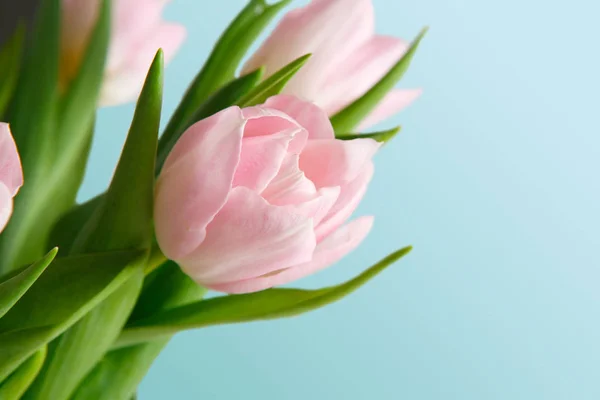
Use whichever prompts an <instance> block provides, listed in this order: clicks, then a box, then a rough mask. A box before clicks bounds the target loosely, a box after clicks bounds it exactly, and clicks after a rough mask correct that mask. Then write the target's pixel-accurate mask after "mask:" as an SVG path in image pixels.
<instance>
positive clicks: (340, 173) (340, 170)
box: [300, 139, 380, 188]
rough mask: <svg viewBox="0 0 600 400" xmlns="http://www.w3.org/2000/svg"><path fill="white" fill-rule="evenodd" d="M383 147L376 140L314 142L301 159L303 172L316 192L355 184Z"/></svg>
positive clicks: (310, 142) (307, 146)
mask: <svg viewBox="0 0 600 400" xmlns="http://www.w3.org/2000/svg"><path fill="white" fill-rule="evenodd" d="M379 147H380V143H378V142H376V141H375V140H373V139H354V140H311V141H309V142H308V143H307V145H306V148H305V149H304V151H303V152H302V154H301V155H300V169H302V171H304V173H305V174H306V177H307V178H308V179H310V180H311V181H312V182H313V183H314V184H315V186H316V187H317V188H322V187H326V186H340V185H344V184H347V183H349V182H352V181H353V180H354V179H355V178H356V177H357V176H358V175H359V174H360V173H361V171H363V169H364V167H365V165H367V163H368V162H369V161H370V160H371V158H372V157H373V155H374V154H375V152H376V151H377V149H379Z"/></svg>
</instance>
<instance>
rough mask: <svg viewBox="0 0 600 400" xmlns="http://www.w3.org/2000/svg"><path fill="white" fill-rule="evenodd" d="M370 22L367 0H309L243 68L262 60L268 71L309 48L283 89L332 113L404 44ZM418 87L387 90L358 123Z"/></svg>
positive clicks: (388, 109) (399, 104)
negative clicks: (303, 62)
mask: <svg viewBox="0 0 600 400" xmlns="http://www.w3.org/2000/svg"><path fill="white" fill-rule="evenodd" d="M374 26H375V16H374V10H373V4H372V2H371V0H312V1H311V2H310V3H309V4H308V5H306V6H305V7H302V8H298V9H295V10H292V11H290V12H288V13H287V14H286V15H285V16H284V18H283V19H282V20H281V22H280V23H279V24H278V25H277V27H276V28H275V30H274V31H273V32H272V33H271V35H270V36H269V37H268V39H267V40H266V41H265V42H264V43H263V45H262V46H261V47H260V48H259V49H258V51H257V52H256V53H255V54H254V55H253V56H252V57H251V58H250V60H249V61H248V62H247V63H246V65H245V66H244V68H243V73H247V72H250V71H252V70H255V69H256V68H259V67H261V66H264V67H265V68H266V76H267V77H268V76H269V75H271V74H273V73H275V72H277V71H278V70H279V69H280V68H282V67H284V66H285V65H286V64H288V63H290V62H292V61H293V60H295V59H297V58H298V57H301V56H303V55H305V54H308V53H311V54H312V56H311V58H310V60H309V61H308V62H307V63H306V64H305V65H304V66H303V67H302V69H301V70H300V71H299V72H298V73H297V74H296V75H294V77H293V78H292V79H291V80H290V82H289V83H288V84H287V86H286V87H285V89H284V90H283V93H285V94H291V95H294V96H298V97H300V98H302V99H306V100H309V101H312V102H314V103H316V104H317V105H319V106H320V107H321V108H323V109H324V110H325V111H326V112H327V114H328V115H329V116H332V115H334V114H335V113H336V112H338V111H340V110H342V109H343V108H344V107H346V106H347V105H349V104H350V103H352V102H353V101H354V100H356V99H358V98H359V97H361V96H362V95H363V94H365V93H366V92H367V91H368V90H369V89H370V88H371V87H372V86H373V85H375V84H376V83H377V82H378V81H379V80H380V79H381V78H382V77H383V76H384V75H385V74H386V73H387V72H388V71H389V70H390V68H391V67H392V66H393V65H394V64H395V63H396V62H397V61H398V60H399V59H400V58H401V57H402V55H403V54H404V53H405V52H406V50H407V49H408V46H409V44H408V43H407V42H405V41H404V40H402V39H398V38H395V37H390V36H381V35H376V34H375V27H374ZM420 93H421V90H420V89H412V90H400V89H397V90H392V91H391V92H390V93H389V94H388V95H387V97H385V98H384V99H383V100H382V102H381V103H380V104H379V105H378V106H377V108H376V109H375V110H374V111H373V112H372V114H371V115H369V116H368V117H367V118H366V119H365V120H364V121H363V122H362V124H361V128H366V127H368V126H370V125H373V124H376V123H378V122H380V121H382V120H384V119H385V118H387V117H389V116H392V115H393V114H395V113H397V112H398V111H400V110H402V109H403V108H404V107H406V106H407V105H409V104H410V103H412V102H413V101H414V100H415V99H416V98H417V97H418V96H419V95H420Z"/></svg>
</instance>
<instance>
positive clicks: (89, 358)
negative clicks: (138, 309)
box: [25, 265, 144, 400]
mask: <svg viewBox="0 0 600 400" xmlns="http://www.w3.org/2000/svg"><path fill="white" fill-rule="evenodd" d="M143 278H144V274H143V268H142V266H141V265H140V267H139V268H137V270H136V271H135V273H134V276H132V277H131V278H130V279H129V280H128V281H127V282H125V284H123V285H121V287H119V288H118V289H117V290H116V291H115V292H114V293H112V294H111V295H110V296H109V297H108V298H107V299H106V300H104V301H103V302H102V303H101V304H100V305H99V306H97V307H96V308H94V309H93V310H92V311H91V312H90V313H88V314H87V315H86V316H85V317H83V318H82V319H81V320H80V321H78V322H77V323H76V324H75V325H74V326H73V327H71V328H70V329H69V330H67V331H66V332H65V333H64V334H63V335H61V336H60V337H58V338H57V339H55V340H54V341H53V342H51V344H50V347H49V352H48V357H47V361H46V363H45V365H44V368H43V369H42V371H41V372H40V374H39V375H38V377H37V378H36V380H35V382H34V383H33V385H32V386H31V387H30V388H29V390H28V391H27V394H26V395H25V399H36V400H67V399H70V398H71V395H72V394H73V392H74V391H75V389H76V388H77V386H78V385H79V383H80V382H81V380H82V379H83V378H84V377H85V376H86V375H87V374H88V373H89V372H90V371H91V370H92V369H93V368H94V366H95V365H96V364H97V363H98V362H99V361H100V360H101V359H102V357H103V356H104V354H105V352H106V351H107V349H109V348H110V346H111V345H112V343H113V342H114V341H115V339H116V338H117V336H118V335H119V333H120V332H121V329H122V328H123V326H124V325H125V322H126V321H127V318H128V317H129V314H130V313H131V310H132V309H133V306H134V305H135V300H136V299H137V294H138V293H139V291H140V288H141V286H142V280H143Z"/></svg>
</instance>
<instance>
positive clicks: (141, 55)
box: [100, 24, 186, 106]
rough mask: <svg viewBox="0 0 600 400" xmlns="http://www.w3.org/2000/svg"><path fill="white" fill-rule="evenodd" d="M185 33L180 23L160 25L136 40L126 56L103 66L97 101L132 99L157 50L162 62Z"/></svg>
mask: <svg viewBox="0 0 600 400" xmlns="http://www.w3.org/2000/svg"><path fill="white" fill-rule="evenodd" d="M185 35H186V31H185V28H184V27H183V26H181V25H177V24H161V25H159V26H158V27H157V28H156V29H155V30H154V31H153V32H152V35H151V36H148V37H147V38H145V39H146V40H145V41H144V42H141V43H138V44H137V46H136V47H135V49H129V52H130V53H129V54H128V57H127V58H126V59H124V60H122V62H120V63H119V64H118V65H114V66H112V67H109V68H108V69H107V71H106V75H105V77H104V85H103V87H102V92H101V95H100V104H101V105H103V106H111V105H117V104H121V103H126V102H128V101H131V100H134V99H136V98H137V96H138V95H139V93H140V91H141V90H142V87H143V85H144V80H145V79H146V75H147V74H148V70H149V69H150V65H151V64H152V60H153V59H154V57H155V56H156V52H157V51H158V49H160V48H162V49H163V51H164V53H165V62H168V61H169V60H170V59H172V58H173V57H174V55H175V53H176V52H177V50H178V49H179V47H180V46H181V44H182V43H183V41H184V39H185Z"/></svg>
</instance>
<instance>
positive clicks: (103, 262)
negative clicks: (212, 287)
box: [0, 251, 146, 381]
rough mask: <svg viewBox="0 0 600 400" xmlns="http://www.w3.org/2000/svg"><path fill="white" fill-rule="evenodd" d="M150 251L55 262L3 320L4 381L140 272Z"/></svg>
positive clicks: (0, 359)
mask: <svg viewBox="0 0 600 400" xmlns="http://www.w3.org/2000/svg"><path fill="white" fill-rule="evenodd" d="M145 258H146V253H145V252H140V251H126V252H112V253H99V254H89V255H83V256H74V257H66V258H59V259H56V260H55V261H54V262H53V263H52V264H51V265H50V267H49V268H48V269H47V270H46V272H45V273H44V274H42V275H41V276H40V277H39V278H38V280H37V281H36V282H35V283H34V284H33V285H32V286H31V288H30V289H29V290H28V291H27V292H26V293H25V294H24V295H23V297H21V299H20V300H19V301H18V302H17V303H16V304H15V305H14V306H13V307H12V308H11V309H10V311H9V312H8V313H6V315H4V317H2V319H0V381H2V380H4V379H5V378H6V377H7V376H8V375H10V373H12V372H13V371H14V370H15V369H16V368H17V367H18V366H19V365H20V364H21V363H22V362H23V361H25V360H26V359H27V358H28V357H30V356H31V355H32V354H33V353H35V351H37V350H38V349H39V348H41V347H42V346H43V345H45V344H46V343H48V342H50V341H51V340H52V339H54V338H55V337H57V336H58V335H60V334H61V333H62V332H64V331H65V330H66V329H68V328H69V327H70V326H71V325H73V324H74V323H76V322H77V321H78V320H79V319H80V318H82V317H83V316H84V315H86V314H87V313H88V312H89V311H90V310H91V309H93V308H94V307H96V306H97V305H98V304H99V303H100V302H101V301H102V300H104V299H106V298H107V297H108V296H109V295H110V294H111V293H113V292H114V291H115V290H117V289H118V288H119V287H120V286H121V285H123V283H125V282H126V281H127V280H128V279H129V278H130V277H131V276H133V274H134V273H135V271H137V270H139V269H140V268H141V267H142V265H143V261H144V260H145Z"/></svg>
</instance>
